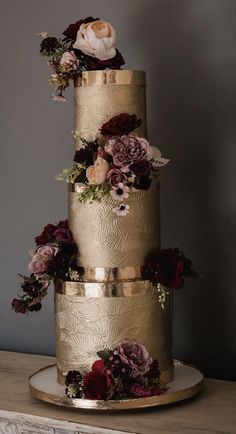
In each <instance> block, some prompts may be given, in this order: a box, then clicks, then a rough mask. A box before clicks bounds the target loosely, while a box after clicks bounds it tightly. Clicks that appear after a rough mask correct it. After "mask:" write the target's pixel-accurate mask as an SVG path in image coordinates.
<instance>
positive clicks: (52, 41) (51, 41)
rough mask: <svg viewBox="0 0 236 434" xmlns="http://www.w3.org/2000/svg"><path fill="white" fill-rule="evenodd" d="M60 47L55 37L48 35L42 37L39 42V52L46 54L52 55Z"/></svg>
mask: <svg viewBox="0 0 236 434" xmlns="http://www.w3.org/2000/svg"><path fill="white" fill-rule="evenodd" d="M58 48H60V43H59V41H58V40H57V38H54V37H52V36H49V37H48V38H44V39H43V40H42V42H41V44H40V53H41V54H44V55H46V56H51V55H53V54H54V53H55V52H56V51H57V49H58Z"/></svg>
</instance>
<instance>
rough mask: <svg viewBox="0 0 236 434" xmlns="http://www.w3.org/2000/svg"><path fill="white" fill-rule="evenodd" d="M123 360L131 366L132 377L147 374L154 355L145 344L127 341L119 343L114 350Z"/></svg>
mask: <svg viewBox="0 0 236 434" xmlns="http://www.w3.org/2000/svg"><path fill="white" fill-rule="evenodd" d="M114 354H115V355H118V356H119V358H120V360H121V362H122V363H123V364H125V365H128V366H129V368H130V376H131V377H132V378H135V377H138V376H140V375H141V376H142V375H145V374H146V373H147V372H148V371H149V369H150V366H151V364H152V361H153V359H152V357H151V356H150V354H149V352H148V350H147V349H146V348H145V347H144V345H141V344H138V343H137V342H135V341H125V342H122V343H121V344H119V345H118V346H117V347H116V350H115V351H114Z"/></svg>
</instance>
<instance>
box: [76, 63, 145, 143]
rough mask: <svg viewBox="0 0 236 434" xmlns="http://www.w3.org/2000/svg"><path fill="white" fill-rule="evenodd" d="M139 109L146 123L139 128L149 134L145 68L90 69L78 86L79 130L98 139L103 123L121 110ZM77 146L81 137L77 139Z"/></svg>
mask: <svg viewBox="0 0 236 434" xmlns="http://www.w3.org/2000/svg"><path fill="white" fill-rule="evenodd" d="M123 112H126V113H130V114H133V113H135V114H136V116H137V117H138V118H141V119H142V125H141V126H140V127H139V128H137V129H136V130H135V132H137V134H138V135H139V136H143V137H147V127H146V95H145V73H144V72H142V71H131V70H119V71H118V70H117V71H115V70H114V71H87V72H83V74H82V79H81V80H80V79H78V80H77V82H76V87H75V130H76V131H78V132H79V133H80V134H81V135H82V136H83V137H84V138H87V139H90V138H92V139H94V138H95V137H96V136H97V134H98V132H99V129H100V128H101V126H102V124H103V123H104V122H106V121H108V120H109V119H110V118H111V117H113V116H115V115H118V114H120V113H123ZM75 147H76V149H78V148H79V147H80V140H77V141H76V144H75Z"/></svg>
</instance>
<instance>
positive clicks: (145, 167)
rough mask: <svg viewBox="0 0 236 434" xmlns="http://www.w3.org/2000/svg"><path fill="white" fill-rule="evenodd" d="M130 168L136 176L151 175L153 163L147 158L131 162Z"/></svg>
mask: <svg viewBox="0 0 236 434" xmlns="http://www.w3.org/2000/svg"><path fill="white" fill-rule="evenodd" d="M129 169H130V170H131V172H133V173H134V174H135V175H136V176H140V175H149V174H150V172H151V163H150V161H147V160H139V161H135V162H134V163H132V164H130V166H129Z"/></svg>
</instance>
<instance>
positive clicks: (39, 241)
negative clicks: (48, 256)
mask: <svg viewBox="0 0 236 434" xmlns="http://www.w3.org/2000/svg"><path fill="white" fill-rule="evenodd" d="M56 229H57V226H55V225H52V224H51V223H49V224H48V225H47V226H45V227H44V229H43V231H42V233H41V234H40V235H38V236H37V237H35V242H36V245H37V246H42V245H44V244H46V243H49V242H51V241H52V238H53V233H54V231H55V230H56Z"/></svg>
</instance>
